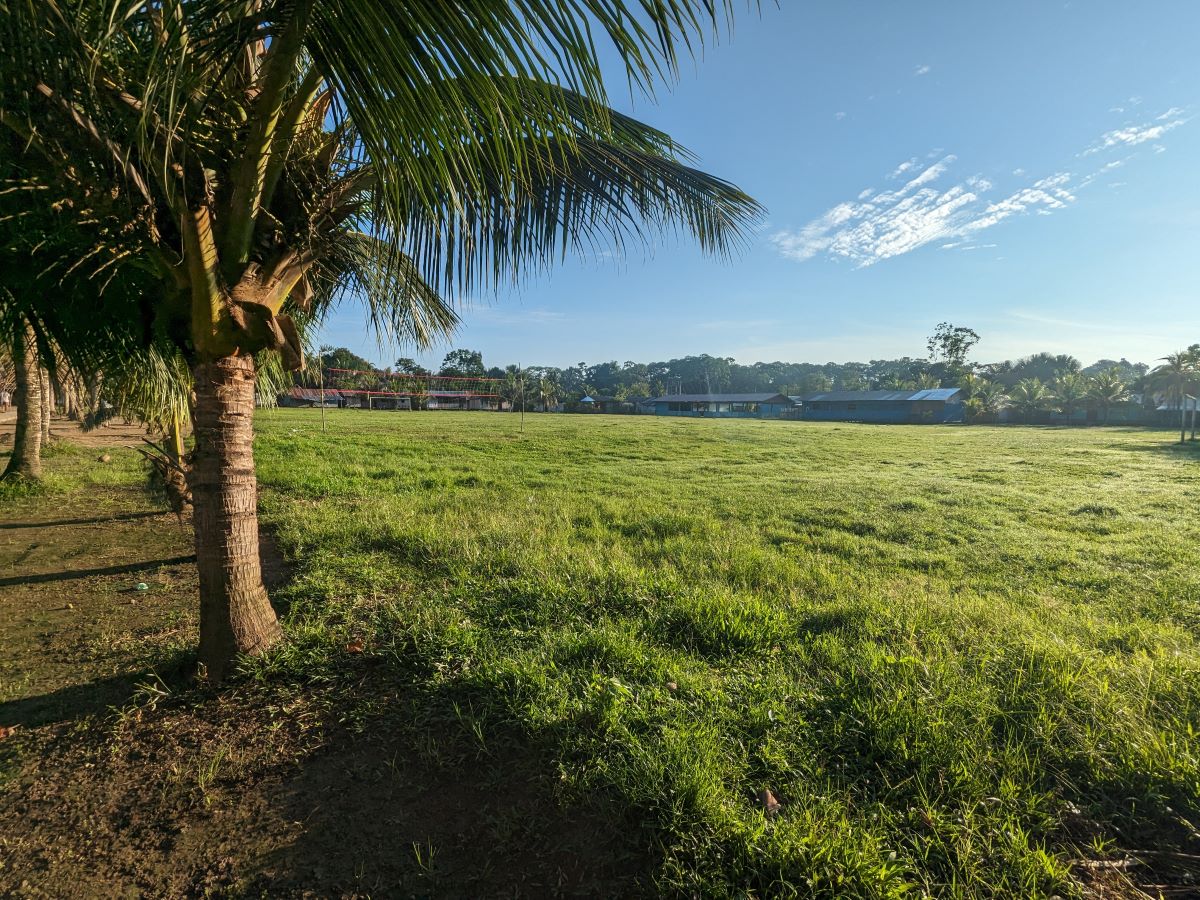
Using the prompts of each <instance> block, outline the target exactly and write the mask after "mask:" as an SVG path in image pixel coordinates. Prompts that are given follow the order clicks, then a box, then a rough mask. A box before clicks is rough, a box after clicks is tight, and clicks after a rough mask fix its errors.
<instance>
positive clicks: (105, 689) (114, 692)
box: [0, 654, 189, 728]
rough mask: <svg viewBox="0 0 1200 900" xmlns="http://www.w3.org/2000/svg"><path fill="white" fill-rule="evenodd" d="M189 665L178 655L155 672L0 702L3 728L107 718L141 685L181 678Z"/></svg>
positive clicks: (135, 672) (132, 673)
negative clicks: (96, 717) (92, 717)
mask: <svg viewBox="0 0 1200 900" xmlns="http://www.w3.org/2000/svg"><path fill="white" fill-rule="evenodd" d="M188 664H189V661H188V659H186V658H184V655H180V654H175V655H172V656H170V657H166V658H164V659H163V660H162V663H161V665H156V666H155V667H154V669H153V670H150V669H145V668H139V669H136V670H132V671H129V672H122V673H121V674H119V675H112V676H109V677H108V678H97V679H95V680H93V681H88V682H85V683H83V684H73V685H69V686H67V687H62V688H59V689H58V690H55V691H50V692H48V693H45V694H37V695H35V696H32V697H21V698H20V699H17V700H9V701H8V702H6V703H0V725H3V726H12V725H18V726H20V727H21V728H37V727H39V726H41V725H54V724H59V723H63V722H74V721H77V720H80V719H85V718H88V717H90V716H103V715H107V714H108V713H110V712H111V711H112V710H113V709H119V708H120V707H122V706H124V705H125V704H126V703H128V702H129V700H130V698H131V697H133V695H134V693H135V692H136V691H137V689H138V686H139V685H142V684H144V683H145V682H147V681H152V680H156V679H159V678H162V679H165V680H167V681H174V680H177V679H181V678H182V677H183V673H184V672H185V671H186V670H187V668H188Z"/></svg>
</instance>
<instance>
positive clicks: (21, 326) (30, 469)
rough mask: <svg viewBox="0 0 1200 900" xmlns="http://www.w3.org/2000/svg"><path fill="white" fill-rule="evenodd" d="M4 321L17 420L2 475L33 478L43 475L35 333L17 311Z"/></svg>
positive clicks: (38, 365) (39, 381)
mask: <svg viewBox="0 0 1200 900" xmlns="http://www.w3.org/2000/svg"><path fill="white" fill-rule="evenodd" d="M6 318H7V321H6V322H4V323H3V326H4V333H5V337H6V340H5V343H7V344H8V347H9V354H10V356H11V357H12V364H13V399H14V403H15V405H16V409H17V422H16V427H15V430H14V432H13V448H12V455H11V456H10V457H9V458H8V465H7V466H5V468H4V474H3V476H2V477H3V478H6V479H7V478H23V479H27V480H36V479H38V478H41V477H42V430H43V429H42V375H41V364H40V362H39V354H38V341H37V334H36V333H35V332H34V330H33V326H32V325H31V324H30V323H29V322H28V321H27V320H25V319H24V318H23V317H21V316H18V315H15V314H14V315H12V316H11V317H6Z"/></svg>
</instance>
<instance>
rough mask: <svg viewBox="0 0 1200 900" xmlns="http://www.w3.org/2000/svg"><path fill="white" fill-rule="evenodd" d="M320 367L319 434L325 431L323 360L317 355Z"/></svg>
mask: <svg viewBox="0 0 1200 900" xmlns="http://www.w3.org/2000/svg"><path fill="white" fill-rule="evenodd" d="M317 362H318V363H319V364H320V369H321V376H320V378H321V434H324V433H325V360H323V359H320V358H319V357H318V360H317Z"/></svg>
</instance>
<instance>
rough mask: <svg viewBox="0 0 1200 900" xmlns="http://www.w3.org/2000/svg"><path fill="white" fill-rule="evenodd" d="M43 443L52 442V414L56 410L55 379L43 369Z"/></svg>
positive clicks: (41, 373)
mask: <svg viewBox="0 0 1200 900" xmlns="http://www.w3.org/2000/svg"><path fill="white" fill-rule="evenodd" d="M40 375H41V379H42V444H43V445H45V444H49V443H50V416H51V414H52V413H53V412H54V381H53V380H52V379H51V378H50V371H49V370H48V369H42V370H41V372H40Z"/></svg>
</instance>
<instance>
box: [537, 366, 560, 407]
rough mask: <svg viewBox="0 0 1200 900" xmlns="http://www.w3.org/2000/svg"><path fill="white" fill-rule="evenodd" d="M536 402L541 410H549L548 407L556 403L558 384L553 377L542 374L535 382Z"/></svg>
mask: <svg viewBox="0 0 1200 900" xmlns="http://www.w3.org/2000/svg"><path fill="white" fill-rule="evenodd" d="M537 396H538V403H539V404H541V407H542V412H549V411H550V407H552V406H554V405H555V404H556V403H558V384H557V382H555V381H554V379H553V378H548V377H546V376H545V375H543V376H542V377H541V378H539V379H538V382H537Z"/></svg>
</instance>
